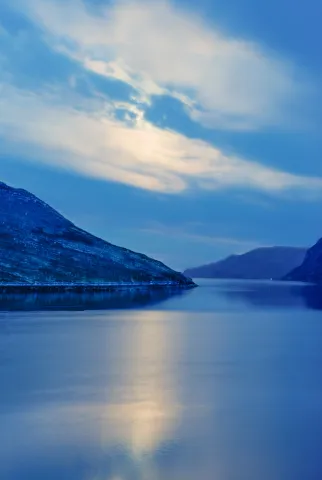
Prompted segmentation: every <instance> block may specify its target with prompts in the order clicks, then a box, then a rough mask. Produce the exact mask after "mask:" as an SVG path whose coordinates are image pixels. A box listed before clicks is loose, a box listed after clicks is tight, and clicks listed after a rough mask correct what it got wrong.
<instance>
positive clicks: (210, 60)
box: [20, 0, 304, 130]
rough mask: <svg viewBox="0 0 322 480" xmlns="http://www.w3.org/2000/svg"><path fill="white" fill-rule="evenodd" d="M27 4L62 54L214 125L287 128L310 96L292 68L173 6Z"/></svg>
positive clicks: (49, 0)
mask: <svg viewBox="0 0 322 480" xmlns="http://www.w3.org/2000/svg"><path fill="white" fill-rule="evenodd" d="M20 1H22V2H23V5H24V7H25V9H26V11H27V12H28V14H29V16H30V17H31V18H32V19H33V21H35V22H37V24H38V25H40V26H41V27H42V28H43V29H44V31H45V32H46V34H47V35H48V39H49V41H50V42H51V43H52V44H54V45H55V48H57V49H59V50H60V51H63V52H64V53H66V54H67V55H69V56H71V57H72V58H77V59H78V60H79V61H80V62H82V64H83V65H84V67H85V68H87V69H88V70H90V71H93V72H96V73H98V74H100V75H104V76H107V77H113V78H116V79H119V80H122V81H125V82H127V83H129V84H131V85H133V86H134V87H135V88H137V89H138V91H139V92H140V96H141V99H143V100H145V101H148V99H149V96H150V95H151V94H156V95H162V94H165V93H166V94H168V95H172V96H174V97H176V98H180V100H181V101H183V102H184V103H185V104H186V106H187V110H188V112H189V113H190V115H191V116H192V118H193V119H194V120H196V121H199V122H201V123H203V124H205V125H207V126H211V127H216V128H222V129H233V130H234V129H237V130H243V129H246V130H256V129H259V128H262V127H265V126H270V125H280V124H281V123H283V122H284V121H286V118H287V116H288V113H287V111H288V108H289V107H290V105H291V103H292V102H294V101H295V99H296V98H297V96H298V94H299V93H300V92H301V93H303V89H304V86H303V79H301V86H300V84H299V81H298V80H295V79H296V78H298V79H299V77H300V74H299V72H298V71H296V70H295V68H294V66H292V65H291V64H290V63H288V62H287V61H285V60H281V59H279V58H277V57H276V56H275V55H273V54H272V52H266V51H265V50H264V49H263V48H261V47H260V46H259V45H256V44H254V43H251V42H249V41H244V40H242V39H236V38H233V37H228V36H225V35H223V34H221V33H220V31H219V30H218V29H216V28H215V27H214V26H213V25H210V24H208V23H207V22H206V21H205V20H204V19H202V18H200V17H198V15H197V14H196V13H194V14H193V13H192V12H189V11H187V10H182V9H179V8H177V7H175V6H174V5H173V4H171V3H170V2H169V1H165V0H160V1H157V2H154V1H147V0H143V1H139V0H119V1H114V2H112V3H110V4H107V5H106V4H105V5H103V6H101V7H100V8H97V9H96V10H95V9H93V8H92V9H89V7H86V4H85V3H84V2H83V1H81V0H66V1H57V0H56V1H53V0H20ZM288 120H290V119H289V118H288Z"/></svg>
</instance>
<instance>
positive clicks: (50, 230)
mask: <svg viewBox="0 0 322 480" xmlns="http://www.w3.org/2000/svg"><path fill="white" fill-rule="evenodd" d="M0 246H1V248H0V285H1V284H2V285H4V284H21V285H30V284H46V285H47V284H71V285H72V284H74V283H77V284H90V285H97V284H102V283H127V284H138V283H155V284H169V285H180V286H193V285H194V283H193V282H192V280H191V279H187V278H186V277H185V276H184V275H183V274H181V273H178V272H175V271H174V270H172V269H170V268H169V267H167V266H166V265H164V264H163V263H161V262H159V261H157V260H153V259H151V258H149V257H147V256H146V255H143V254H140V253H135V252H132V251H130V250H127V249H126V248H121V247H117V246H115V245H112V244H110V243H108V242H106V241H104V240H102V239H100V238H97V237H95V236H94V235H91V234H89V233H87V232H85V231H84V230H82V229H80V228H78V227H76V226H75V225H74V224H73V223H72V222H70V221H69V220H67V219H66V218H64V217H63V216H62V215H61V214H60V213H58V212H57V211H56V210H54V209H53V208H52V207H50V206H49V205H47V204H46V203H45V202H43V201H42V200H40V199H39V198H37V197H36V196H34V195H33V194H31V193H29V192H27V191H26V190H22V189H16V188H12V187H10V186H8V185H6V184H5V183H2V182H0Z"/></svg>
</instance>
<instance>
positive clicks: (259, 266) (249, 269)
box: [184, 246, 307, 280]
mask: <svg viewBox="0 0 322 480" xmlns="http://www.w3.org/2000/svg"><path fill="white" fill-rule="evenodd" d="M306 252H307V249H305V248H298V247H278V246H277V247H262V248H256V249H255V250H251V251H249V252H247V253H244V254H241V255H231V256H229V257H227V258H225V259H223V260H220V261H218V262H215V263H210V264H208V265H202V266H200V267H195V268H189V269H187V270H185V271H184V275H187V276H189V277H191V278H234V279H250V280H251V279H253V280H265V279H271V278H272V279H281V278H283V277H284V276H285V275H287V274H288V273H289V272H290V271H291V270H293V269H294V268H295V267H298V266H299V265H301V263H302V262H303V260H304V258H305V255H306Z"/></svg>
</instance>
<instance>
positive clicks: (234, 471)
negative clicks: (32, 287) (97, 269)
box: [0, 282, 322, 480]
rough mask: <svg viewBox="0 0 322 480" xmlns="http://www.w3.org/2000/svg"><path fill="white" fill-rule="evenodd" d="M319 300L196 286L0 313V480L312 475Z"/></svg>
mask: <svg viewBox="0 0 322 480" xmlns="http://www.w3.org/2000/svg"><path fill="white" fill-rule="evenodd" d="M315 296H317V298H318V297H319V292H318V291H317V290H316V289H315V287H312V288H311V287H305V288H304V287H303V286H300V285H292V286H287V285H278V284H274V285H271V284H265V283H263V282H262V283H256V282H246V283H245V282H213V283H211V282H208V283H207V282H205V283H204V284H203V286H202V287H200V288H199V289H196V290H193V291H191V292H187V293H186V294H179V295H177V296H176V295H174V296H171V295H165V296H163V297H162V298H159V303H158V301H157V300H156V299H155V297H154V298H153V301H152V299H150V300H151V302H150V303H149V301H146V299H145V301H144V304H143V305H142V297H140V298H138V299H137V300H138V303H136V301H135V297H133V296H132V297H131V300H129V299H128V300H125V306H126V307H134V309H127V310H117V311H116V310H114V311H110V310H109V311H106V310H104V309H102V306H103V304H105V305H106V301H107V299H106V298H105V299H102V298H100V300H99V302H98V304H97V303H95V302H94V303H95V305H94V304H93V299H89V298H87V299H84V298H83V301H81V302H80V299H79V297H78V300H77V303H78V305H80V310H83V309H84V306H86V305H88V306H89V310H87V311H79V312H78V311H61V312H59V311H54V312H52V311H51V312H48V311H47V312H45V311H42V312H36V311H34V312H32V311H31V312H17V311H16V312H14V311H11V312H8V313H5V312H3V313H2V314H0V315H1V316H0V383H1V385H3V386H5V388H3V389H2V391H1V396H0V425H1V429H0V478H1V480H2V479H3V480H44V479H46V480H217V479H218V480H258V479H260V480H304V479H305V480H320V478H321V477H320V472H321V471H322V462H321V460H320V445H321V442H322V381H321V374H320V371H321V364H322V348H321V347H322V321H321V312H320V311H319V310H318V309H316V307H317V305H319V302H318V300H317V301H312V299H314V298H315ZM308 299H310V300H309V301H308ZM85 300H86V301H85ZM64 301H65V302H67V303H68V305H69V306H70V304H71V303H73V304H74V305H75V298H74V299H73V300H71V301H70V302H68V301H67V300H66V299H65V300H64ZM102 301H103V303H102ZM110 301H111V299H109V302H110ZM119 301H120V299H119V298H118V302H119ZM6 302H7V303H6V306H8V299H6ZM21 302H22V299H19V305H20V307H21ZM24 302H25V301H23V303H24ZM37 302H38V303H36V304H38V305H39V301H38V300H37ZM41 302H42V303H41V305H44V303H43V299H41ZM59 302H61V299H60V300H59ZM36 304H34V305H36ZM56 304H57V303H56ZM29 305H30V302H29ZM46 305H47V306H48V301H47V300H46ZM50 305H55V301H54V299H53V298H52V297H51V300H50ZM113 305H114V307H115V301H114V303H113ZM0 306H1V300H0ZM95 306H96V307H97V308H99V309H98V310H95ZM115 308H119V307H115ZM29 310H30V308H29Z"/></svg>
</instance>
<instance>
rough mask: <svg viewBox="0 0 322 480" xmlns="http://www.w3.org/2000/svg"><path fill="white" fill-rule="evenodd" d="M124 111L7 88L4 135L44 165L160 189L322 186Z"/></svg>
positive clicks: (0, 125) (0, 101)
mask: <svg viewBox="0 0 322 480" xmlns="http://www.w3.org/2000/svg"><path fill="white" fill-rule="evenodd" d="M0 87H1V85H0ZM86 102H88V100H87V101H86ZM87 106H88V105H87V103H86V107H87ZM119 106H120V105H119V104H116V105H113V104H106V105H102V107H101V108H100V109H99V108H98V104H97V103H95V108H93V109H87V110H84V109H82V108H81V106H80V105H79V104H78V103H77V108H72V107H71V106H68V104H67V103H66V104H61V103H60V104H59V103H57V98H56V97H55V96H50V95H48V94H47V95H44V94H43V95H42V96H40V95H36V94H26V93H23V92H22V91H19V90H17V89H15V88H13V87H9V86H2V91H1V97H0V110H1V116H0V135H2V136H3V137H4V138H6V139H7V140H8V141H9V142H10V143H11V148H14V147H15V148H18V149H21V151H22V152H23V153H24V155H25V156H28V155H29V157H30V158H31V159H34V160H37V161H39V162H43V163H48V164H53V165H55V166H60V167H64V168H68V169H72V170H74V171H76V172H79V173H82V174H85V175H90V176H93V177H97V178H103V179H108V180H113V181H117V182H122V183H125V184H128V185H133V186H136V187H140V188H144V189H149V190H154V191H159V192H167V193H177V192H181V191H183V190H185V189H188V188H204V189H208V188H209V189H215V188H229V187H242V188H254V189H260V190H265V191H267V192H281V191H284V190H287V189H293V188H298V189H302V190H304V191H306V192H312V191H314V190H316V191H318V190H319V189H321V187H322V179H318V178H310V177H301V176H296V175H292V174H289V173H285V172H282V171H278V170H273V169H270V168H268V167H264V166H261V165H260V164H258V163H255V162H250V161H247V160H244V159H242V158H239V157H236V156H228V155H225V153H224V152H222V151H220V150H219V149H217V148H215V147H214V146H212V145H210V144H208V143H206V142H204V141H201V140H194V139H190V138H187V137H186V136H184V135H181V134H179V133H177V132H174V131H169V130H163V129H160V128H158V127H156V126H155V125H153V124H151V123H149V122H147V121H146V120H145V119H144V116H143V114H142V112H141V111H140V110H139V109H138V108H137V107H136V108H134V107H133V105H128V109H129V110H130V111H131V112H132V114H134V115H135V118H134V120H133V121H132V122H129V120H126V121H121V120H118V119H117V118H116V117H115V116H114V112H115V108H116V107H119ZM122 106H123V108H126V104H122Z"/></svg>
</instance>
